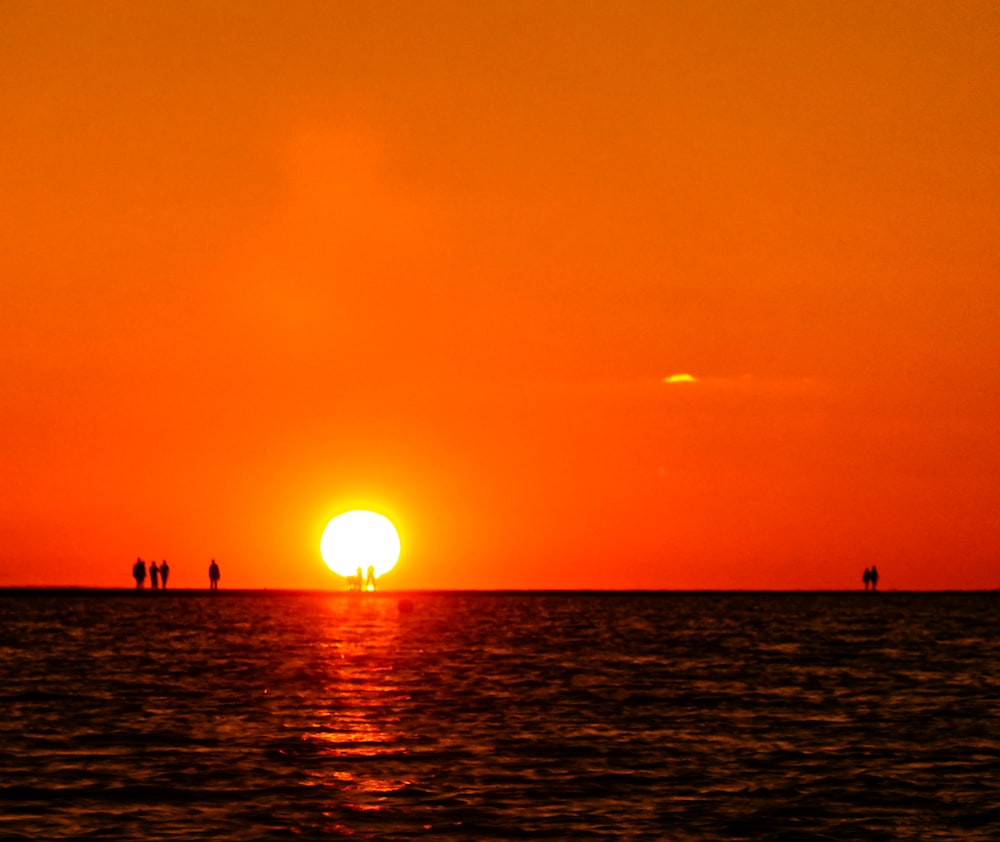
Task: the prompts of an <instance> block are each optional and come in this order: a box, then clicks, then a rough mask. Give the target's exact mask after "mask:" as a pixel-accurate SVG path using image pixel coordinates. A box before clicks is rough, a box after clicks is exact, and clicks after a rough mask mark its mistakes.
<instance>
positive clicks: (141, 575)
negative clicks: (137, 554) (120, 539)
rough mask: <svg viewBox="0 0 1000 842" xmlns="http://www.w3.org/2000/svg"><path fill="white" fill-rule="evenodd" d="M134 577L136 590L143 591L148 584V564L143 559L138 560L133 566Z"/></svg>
mask: <svg viewBox="0 0 1000 842" xmlns="http://www.w3.org/2000/svg"><path fill="white" fill-rule="evenodd" d="M132 575H133V576H134V577H135V589H136V590H137V591H141V590H142V588H143V585H144V584H145V582H146V562H144V561H143V560H142V559H141V558H137V559H136V560H135V564H133V565H132Z"/></svg>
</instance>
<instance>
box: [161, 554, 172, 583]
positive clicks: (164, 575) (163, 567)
mask: <svg viewBox="0 0 1000 842" xmlns="http://www.w3.org/2000/svg"><path fill="white" fill-rule="evenodd" d="M169 575H170V568H169V567H167V560H166V559H163V561H161V562H160V580H161V581H162V582H163V590H166V589H167V576H169Z"/></svg>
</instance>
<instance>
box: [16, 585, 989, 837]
mask: <svg viewBox="0 0 1000 842" xmlns="http://www.w3.org/2000/svg"><path fill="white" fill-rule="evenodd" d="M404 599H408V600H409V601H410V602H409V603H406V602H401V600H404ZM407 608H412V610H405V609H407ZM998 608H1000V593H865V592H859V593H728V594H727V593H591V592H583V593H575V592H511V593H480V592H476V593H458V592H456V593H446V592H442V593H411V594H379V595H365V596H358V595H353V596H349V595H346V594H324V593H291V592H268V591H264V592H227V591H225V590H222V591H218V592H216V593H214V594H209V593H208V592H176V593H174V592H170V591H167V592H163V591H160V592H153V591H145V592H142V593H131V592H127V591H121V592H87V591H58V592H51V593H50V592H44V591H32V592H28V591H24V592H21V591H17V590H10V591H5V592H0V679H2V681H0V712H2V715H0V839H4V840H22V839H24V840H27V839H30V840H43V839H44V840H56V839H74V840H78V839H83V840H85V839H102V840H107V839H122V840H154V839H162V840H180V839H184V840H194V839H198V840H258V839H303V838H306V839H310V838H321V837H322V838H327V837H338V836H345V837H353V838H355V839H376V840H402V839H438V838H442V839H443V838H449V839H474V840H479V839H483V840H490V839H567V840H575V839H583V840H585V839H656V840H659V839H662V840H741V839H748V840H750V839H752V840H808V839H817V840H828V839H835V840H849V839H864V840H883V839H884V840H905V839H912V840H938V839H939V840H996V839H1000V622H998V616H997V615H998ZM401 609H404V610H401Z"/></svg>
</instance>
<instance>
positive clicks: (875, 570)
mask: <svg viewBox="0 0 1000 842" xmlns="http://www.w3.org/2000/svg"><path fill="white" fill-rule="evenodd" d="M871 580H872V590H875V589H876V588H877V587H878V568H877V567H876V566H875V565H874V564H873V565H872V572H871Z"/></svg>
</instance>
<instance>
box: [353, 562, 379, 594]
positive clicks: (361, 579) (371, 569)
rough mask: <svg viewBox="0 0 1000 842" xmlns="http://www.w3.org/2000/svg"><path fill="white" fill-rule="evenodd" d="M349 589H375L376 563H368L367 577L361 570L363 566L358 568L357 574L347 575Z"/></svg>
mask: <svg viewBox="0 0 1000 842" xmlns="http://www.w3.org/2000/svg"><path fill="white" fill-rule="evenodd" d="M347 589H348V590H349V591H367V590H369V589H370V590H375V565H374V564H369V565H368V576H367V578H366V577H365V576H364V574H363V573H362V572H361V568H360V567H359V568H358V575H357V576H348V577H347Z"/></svg>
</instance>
